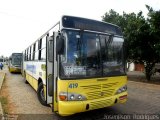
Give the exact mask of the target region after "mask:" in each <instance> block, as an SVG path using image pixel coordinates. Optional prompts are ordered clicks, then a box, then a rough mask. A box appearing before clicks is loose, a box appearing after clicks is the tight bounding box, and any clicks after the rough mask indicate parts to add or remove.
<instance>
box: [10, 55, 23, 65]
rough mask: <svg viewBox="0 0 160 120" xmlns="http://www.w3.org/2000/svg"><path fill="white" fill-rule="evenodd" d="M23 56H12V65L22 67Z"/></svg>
mask: <svg viewBox="0 0 160 120" xmlns="http://www.w3.org/2000/svg"><path fill="white" fill-rule="evenodd" d="M21 61H22V54H14V55H12V64H13V65H21Z"/></svg>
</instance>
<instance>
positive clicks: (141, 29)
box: [102, 5, 160, 81]
mask: <svg viewBox="0 0 160 120" xmlns="http://www.w3.org/2000/svg"><path fill="white" fill-rule="evenodd" d="M146 9H147V10H148V14H147V17H144V16H143V12H142V11H140V12H139V13H137V14H136V13H134V12H133V13H129V14H127V13H125V12H123V14H122V15H120V14H119V13H117V12H116V11H114V10H113V9H111V10H110V11H109V12H106V13H105V14H104V16H102V20H103V21H105V22H110V23H113V24H116V25H118V26H120V27H121V29H122V32H123V34H124V39H125V49H126V50H125V51H126V59H127V61H128V62H137V63H143V64H144V66H145V76H146V79H147V80H148V81H150V80H151V76H153V74H154V72H153V68H154V66H155V64H156V63H160V10H158V11H155V10H153V8H152V7H150V6H148V5H146Z"/></svg>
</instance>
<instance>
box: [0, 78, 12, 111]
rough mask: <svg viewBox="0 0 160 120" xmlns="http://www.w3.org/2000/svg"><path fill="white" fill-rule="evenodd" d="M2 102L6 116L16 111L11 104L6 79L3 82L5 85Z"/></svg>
mask: <svg viewBox="0 0 160 120" xmlns="http://www.w3.org/2000/svg"><path fill="white" fill-rule="evenodd" d="M0 101H1V104H2V108H3V113H4V114H11V113H13V111H14V105H13V103H11V102H10V99H9V94H8V87H7V81H6V79H5V80H4V81H3V85H2V88H1V91H0Z"/></svg>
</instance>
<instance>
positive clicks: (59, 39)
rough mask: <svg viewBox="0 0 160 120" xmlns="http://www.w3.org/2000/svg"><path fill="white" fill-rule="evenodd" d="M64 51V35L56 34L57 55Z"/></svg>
mask: <svg viewBox="0 0 160 120" xmlns="http://www.w3.org/2000/svg"><path fill="white" fill-rule="evenodd" d="M63 52H64V36H62V35H58V36H57V37H56V53H57V54H58V55H61V54H63Z"/></svg>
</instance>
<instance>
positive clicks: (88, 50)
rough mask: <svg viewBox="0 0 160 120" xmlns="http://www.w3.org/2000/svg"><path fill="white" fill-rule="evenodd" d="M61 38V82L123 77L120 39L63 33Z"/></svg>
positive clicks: (70, 31)
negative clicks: (63, 80)
mask: <svg viewBox="0 0 160 120" xmlns="http://www.w3.org/2000/svg"><path fill="white" fill-rule="evenodd" d="M63 35H64V36H65V38H66V47H65V52H64V54H63V55H61V57H60V61H61V62H60V64H61V65H60V66H61V67H60V71H61V72H60V76H61V78H64V79H66V78H86V77H89V78H91V77H102V76H119V75H124V74H125V69H124V66H125V65H124V59H123V41H124V40H123V38H122V37H115V36H110V35H106V34H99V33H92V32H85V31H74V30H63Z"/></svg>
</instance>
